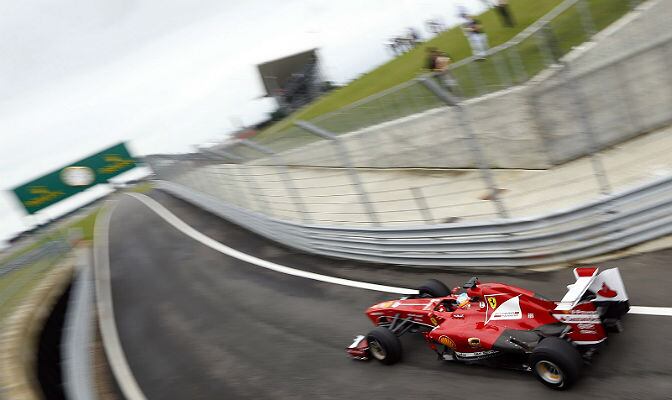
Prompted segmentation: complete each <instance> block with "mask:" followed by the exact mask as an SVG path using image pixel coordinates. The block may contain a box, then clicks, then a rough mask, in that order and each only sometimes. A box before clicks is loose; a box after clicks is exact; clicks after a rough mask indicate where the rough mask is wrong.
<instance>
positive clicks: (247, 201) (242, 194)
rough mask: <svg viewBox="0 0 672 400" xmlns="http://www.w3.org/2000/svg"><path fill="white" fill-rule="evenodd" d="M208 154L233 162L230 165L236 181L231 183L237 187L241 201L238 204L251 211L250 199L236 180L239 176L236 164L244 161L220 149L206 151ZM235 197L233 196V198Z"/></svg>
mask: <svg viewBox="0 0 672 400" xmlns="http://www.w3.org/2000/svg"><path fill="white" fill-rule="evenodd" d="M208 152H210V153H212V154H215V155H218V156H220V157H224V158H228V159H229V160H231V161H233V162H232V163H231V166H232V167H233V169H234V170H235V174H236V179H235V180H234V181H233V182H234V186H236V187H238V193H239V194H240V200H241V201H240V203H239V204H240V205H241V206H243V205H245V206H246V207H247V208H249V209H252V202H251V201H250V199H248V198H247V197H248V196H247V195H246V194H245V190H244V189H245V187H244V186H243V185H242V184H240V182H238V178H239V177H240V176H241V174H240V168H239V166H238V162H240V161H244V159H243V158H242V157H240V156H237V155H235V154H233V153H230V152H228V151H226V150H221V149H217V150H208ZM248 190H249V188H248ZM235 197H236V196H234V198H235Z"/></svg>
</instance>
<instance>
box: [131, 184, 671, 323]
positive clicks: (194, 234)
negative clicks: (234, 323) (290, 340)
mask: <svg viewBox="0 0 672 400" xmlns="http://www.w3.org/2000/svg"><path fill="white" fill-rule="evenodd" d="M126 194H128V195H129V196H132V197H135V198H136V199H138V200H140V201H141V202H142V203H144V204H145V205H146V206H147V207H148V208H149V209H151V210H152V211H154V212H155V213H156V214H157V215H159V216H160V217H161V218H163V219H164V220H165V221H166V222H168V223H169V224H170V225H172V226H173V227H174V228H175V229H177V230H179V231H181V232H182V233H184V234H185V235H187V236H189V237H191V238H192V239H194V240H196V241H198V242H200V243H202V244H204V245H206V246H208V247H210V248H211V249H213V250H216V251H218V252H220V253H223V254H226V255H228V256H231V257H233V258H237V259H239V260H241V261H244V262H246V263H249V264H253V265H256V266H258V267H262V268H266V269H270V270H273V271H277V272H280V273H283V274H288V275H294V276H298V277H301V278H306V279H312V280H316V281H320V282H326V283H333V284H336V285H342V286H350V287H354V288H360V289H368V290H374V291H378V292H385V293H398V294H417V293H418V291H417V290H415V289H409V288H401V287H395V286H384V285H378V284H375V283H368V282H360V281H353V280H350V279H343V278H336V277H333V276H328V275H322V274H316V273H313V272H308V271H303V270H300V269H296V268H291V267H286V266H284V265H280V264H276V263H273V262H270V261H266V260H262V259H260V258H257V257H254V256H251V255H249V254H246V253H243V252H241V251H238V250H235V249H233V248H231V247H229V246H227V245H225V244H223V243H220V242H218V241H216V240H215V239H213V238H211V237H209V236H207V235H205V234H203V233H201V232H199V231H197V230H196V229H195V228H193V227H192V226H190V225H188V224H187V223H186V222H184V221H182V220H181V219H180V218H179V217H177V216H176V215H175V214H173V213H172V212H170V210H168V209H167V208H166V207H164V206H163V205H162V204H161V203H159V202H158V201H156V200H154V199H152V198H151V197H149V196H146V195H144V194H140V193H126ZM629 313H630V314H641V315H658V316H672V307H642V306H631V307H630V312H629Z"/></svg>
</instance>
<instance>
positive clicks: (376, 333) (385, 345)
mask: <svg viewBox="0 0 672 400" xmlns="http://www.w3.org/2000/svg"><path fill="white" fill-rule="evenodd" d="M366 340H367V342H368V343H369V353H371V357H373V358H375V359H376V360H378V361H380V362H381V363H383V364H386V365H391V364H394V363H396V362H397V361H399V360H401V352H402V350H401V341H400V340H399V338H398V337H397V336H396V335H395V334H394V333H392V331H390V330H389V329H387V328H385V327H382V326H379V327H377V328H374V329H373V330H372V331H371V332H369V334H368V335H366Z"/></svg>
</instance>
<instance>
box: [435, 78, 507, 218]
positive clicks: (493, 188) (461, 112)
mask: <svg viewBox="0 0 672 400" xmlns="http://www.w3.org/2000/svg"><path fill="white" fill-rule="evenodd" d="M422 82H423V83H424V84H425V86H427V89H429V90H430V91H431V92H432V93H434V95H436V97H438V98H439V99H440V100H441V101H443V102H444V103H446V104H455V106H454V108H455V109H456V110H457V115H458V118H459V124H460V126H461V127H462V129H463V130H464V133H465V134H466V135H467V138H468V140H467V142H468V143H469V147H470V150H471V152H472V154H473V155H474V158H475V160H476V163H477V164H478V170H479V171H480V173H481V178H482V179H483V181H484V182H485V184H486V186H487V187H488V190H490V198H491V199H492V201H493V202H494V204H495V208H496V209H497V214H498V215H499V216H500V218H509V213H508V211H507V210H506V208H505V207H504V203H503V202H502V200H501V199H500V198H499V189H498V187H497V185H496V184H495V179H494V178H493V176H492V174H491V172H490V168H489V167H488V164H487V163H486V161H485V156H484V155H483V152H482V151H481V147H480V145H479V143H478V138H477V137H476V134H475V133H474V130H473V129H472V127H471V123H470V122H469V117H468V116H467V110H466V109H465V108H464V107H463V106H462V104H461V103H459V102H458V103H454V102H455V99H454V97H453V96H452V95H450V94H449V93H447V92H446V91H445V90H443V89H441V87H440V86H439V85H437V84H436V82H434V81H432V80H431V79H425V80H423V81H422Z"/></svg>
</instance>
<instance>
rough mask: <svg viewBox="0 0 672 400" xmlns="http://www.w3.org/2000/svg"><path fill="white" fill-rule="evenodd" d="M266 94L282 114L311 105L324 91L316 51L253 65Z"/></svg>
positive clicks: (323, 81) (324, 86)
mask: <svg viewBox="0 0 672 400" xmlns="http://www.w3.org/2000/svg"><path fill="white" fill-rule="evenodd" d="M257 70H258V71H259V75H260V77H261V81H262V83H263V85H264V89H265V91H266V93H265V96H264V97H272V98H274V99H275V100H276V101H277V103H278V108H279V109H280V110H282V111H283V112H284V113H287V114H288V113H291V112H293V111H294V110H296V109H298V108H300V107H302V106H304V105H306V104H308V103H310V102H312V101H313V100H315V99H316V98H317V97H319V96H320V95H321V94H322V93H323V92H325V91H326V85H325V80H324V76H323V74H322V72H321V68H320V59H319V55H318V52H317V49H311V50H307V51H303V52H301V53H296V54H292V55H289V56H286V57H283V58H279V59H275V60H271V61H267V62H264V63H261V64H259V65H257Z"/></svg>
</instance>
